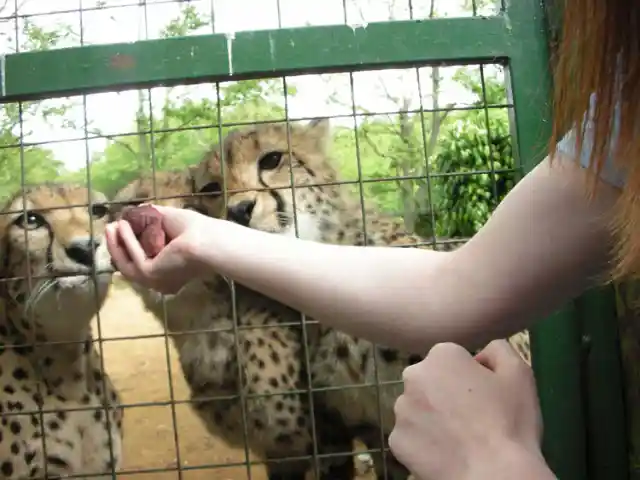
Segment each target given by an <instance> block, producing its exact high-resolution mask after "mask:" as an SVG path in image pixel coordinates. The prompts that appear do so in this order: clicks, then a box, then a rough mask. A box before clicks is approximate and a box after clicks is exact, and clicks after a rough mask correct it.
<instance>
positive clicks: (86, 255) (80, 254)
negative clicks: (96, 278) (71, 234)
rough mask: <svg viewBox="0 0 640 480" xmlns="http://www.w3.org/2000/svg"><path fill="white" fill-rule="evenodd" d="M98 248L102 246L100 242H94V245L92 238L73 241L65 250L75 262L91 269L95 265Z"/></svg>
mask: <svg viewBox="0 0 640 480" xmlns="http://www.w3.org/2000/svg"><path fill="white" fill-rule="evenodd" d="M98 246H100V242H99V241H98V240H94V241H93V245H92V244H91V239H90V238H82V239H79V240H73V241H72V242H71V243H70V244H69V246H68V247H67V248H65V252H67V256H68V257H69V258H70V259H71V260H73V261H74V262H76V263H79V264H80V265H84V266H86V267H90V266H92V265H93V257H94V253H95V251H96V249H97V248H98Z"/></svg>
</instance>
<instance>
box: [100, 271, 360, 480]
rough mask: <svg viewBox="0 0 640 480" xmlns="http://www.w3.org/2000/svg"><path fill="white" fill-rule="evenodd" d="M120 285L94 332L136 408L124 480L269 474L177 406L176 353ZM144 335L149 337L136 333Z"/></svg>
mask: <svg viewBox="0 0 640 480" xmlns="http://www.w3.org/2000/svg"><path fill="white" fill-rule="evenodd" d="M117 284H119V285H117V286H114V287H115V288H113V289H112V291H111V294H110V297H109V300H108V301H107V304H106V305H105V306H104V308H103V309H102V311H101V314H100V322H99V326H98V322H97V319H96V321H94V328H95V330H94V331H95V332H96V337H97V336H98V335H97V333H98V330H97V329H98V328H100V337H101V338H103V339H105V340H108V341H105V342H103V344H102V345H103V347H102V348H103V352H104V363H105V368H106V369H107V371H108V372H109V375H110V376H111V378H112V380H113V382H114V383H115V385H116V387H117V388H118V389H119V390H120V392H121V394H122V396H123V402H124V403H125V404H126V405H134V406H131V407H128V408H127V409H126V410H125V421H124V434H125V439H124V465H123V466H122V473H121V474H119V475H118V479H122V480H125V479H126V480H146V479H148V480H152V479H153V480H178V479H180V480H201V479H203V480H204V479H207V480H245V479H251V480H263V479H266V478H267V477H266V474H265V470H264V467H263V466H261V465H253V466H250V467H248V466H247V460H246V456H245V452H244V449H232V448H230V447H229V446H228V445H226V444H225V442H223V441H222V440H220V439H217V438H214V437H212V436H211V435H209V434H208V433H207V432H206V430H205V428H204V427H203V425H202V423H201V422H200V420H199V419H198V418H197V417H196V416H195V415H194V414H193V413H192V412H191V411H190V408H189V405H188V404H186V403H183V404H181V403H178V404H177V405H172V399H173V400H175V401H178V402H180V401H181V400H187V399H188V390H187V386H186V384H185V381H184V379H183V377H182V374H181V371H180V367H179V364H178V359H177V354H176V352H175V350H174V349H173V346H172V345H171V343H170V342H169V341H168V340H167V339H166V338H165V337H164V336H163V332H162V329H161V328H160V326H159V324H158V322H157V321H156V320H155V319H154V318H153V317H152V316H151V315H150V314H149V313H148V312H146V311H145V310H144V307H143V306H142V303H141V302H140V300H139V299H138V298H137V297H136V296H135V294H134V293H133V292H132V291H131V290H130V289H129V288H127V287H125V286H122V285H121V284H120V282H117ZM138 336H146V337H148V338H135V339H133V338H131V337H138ZM114 339H116V340H114ZM167 347H168V348H167ZM167 350H168V352H169V354H168V355H167ZM169 378H171V380H172V381H171V382H170V381H169ZM158 403H161V404H160V405H158ZM140 404H142V405H140ZM174 419H175V422H174ZM174 425H175V426H176V427H175V428H174ZM250 458H251V459H252V460H253V461H259V459H258V458H255V457H251V456H250ZM225 465H226V466H225ZM141 471H143V472H145V473H141ZM136 472H140V473H136ZM308 477H311V476H308ZM361 478H366V477H361Z"/></svg>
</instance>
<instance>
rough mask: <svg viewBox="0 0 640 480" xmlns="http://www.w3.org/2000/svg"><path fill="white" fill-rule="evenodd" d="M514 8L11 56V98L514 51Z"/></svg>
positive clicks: (6, 84) (7, 60)
mask: <svg viewBox="0 0 640 480" xmlns="http://www.w3.org/2000/svg"><path fill="white" fill-rule="evenodd" d="M517 46H518V42H514V40H513V37H512V35H511V33H510V30H509V26H508V24H507V21H506V20H505V18H504V17H501V16H498V17H490V18H480V17H477V18H451V19H434V20H420V21H397V22H379V23H370V24H368V25H367V26H365V27H358V28H352V27H350V26H347V25H335V26H320V27H305V28H290V29H278V30H263V31H254V32H239V33H236V34H235V35H234V36H233V38H232V37H230V36H227V35H225V34H215V35H198V36H189V37H179V38H169V39H161V40H147V41H140V42H135V43H118V44H109V45H94V46H86V47H75V48H65V49H57V50H49V51H45V52H26V53H18V54H12V55H7V56H5V57H4V62H3V65H4V68H3V69H2V71H1V72H0V74H1V75H2V78H1V82H0V86H1V87H2V88H1V92H0V94H1V98H3V99H4V100H5V101H12V100H34V99H41V98H52V97H59V96H66V95H77V94H86V93H96V92H103V91H117V90H124V89H130V88H140V87H152V86H162V85H165V86H167V85H178V84H189V83H201V82H207V81H224V80H241V79H247V78H258V77H268V76H281V75H292V74H298V73H305V74H309V73H318V72H327V71H341V70H342V71H344V70H348V69H358V70H366V69H375V68H385V67H394V66H408V65H419V64H425V63H428V62H446V63H454V64H455V63H465V62H470V61H473V62H476V63H477V62H479V61H483V60H484V61H496V60H498V59H506V58H507V57H508V56H509V55H510V52H511V50H512V49H513V48H516V47H517Z"/></svg>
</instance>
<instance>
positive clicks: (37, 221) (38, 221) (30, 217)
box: [13, 210, 47, 230]
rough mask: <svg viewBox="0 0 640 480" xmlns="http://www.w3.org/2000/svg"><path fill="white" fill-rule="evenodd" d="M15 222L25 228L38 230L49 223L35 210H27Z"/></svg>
mask: <svg viewBox="0 0 640 480" xmlns="http://www.w3.org/2000/svg"><path fill="white" fill-rule="evenodd" d="M13 224H14V225H15V226H17V227H20V228H24V229H25V230H37V229H38V228H41V227H43V226H44V225H46V224H47V221H46V220H45V219H44V217H43V216H42V215H41V214H39V213H38V212H34V211H33V210H27V211H26V212H25V213H23V214H22V215H20V216H19V217H18V218H16V219H15V220H14V221H13Z"/></svg>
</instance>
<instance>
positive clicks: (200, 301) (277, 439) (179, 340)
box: [112, 170, 354, 480]
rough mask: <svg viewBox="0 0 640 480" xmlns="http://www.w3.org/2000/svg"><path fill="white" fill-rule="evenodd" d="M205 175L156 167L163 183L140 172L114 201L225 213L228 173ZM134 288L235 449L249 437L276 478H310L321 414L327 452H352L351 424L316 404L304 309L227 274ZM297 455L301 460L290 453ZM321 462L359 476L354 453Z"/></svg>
mask: <svg viewBox="0 0 640 480" xmlns="http://www.w3.org/2000/svg"><path fill="white" fill-rule="evenodd" d="M196 173H197V172H195V170H193V171H191V170H185V171H182V172H178V171H169V172H167V171H164V172H156V173H155V182H154V176H153V175H143V176H141V177H140V178H138V179H136V180H134V181H133V182H131V183H130V184H129V185H127V186H126V187H124V188H123V189H122V190H121V191H119V192H118V193H117V194H116V196H115V197H114V199H113V200H114V202H117V203H118V204H119V205H120V206H118V207H114V208H113V209H112V210H113V215H114V217H113V218H114V219H116V218H119V217H120V216H121V213H122V211H123V209H124V208H126V206H127V205H136V204H140V203H142V202H143V201H149V202H151V203H154V204H157V205H165V206H172V207H176V208H187V209H193V210H196V211H199V212H201V213H202V212H204V211H206V212H207V214H208V215H210V216H213V217H218V218H221V217H224V215H225V214H226V205H225V203H224V198H223V196H221V195H220V193H221V191H222V179H221V178H218V177H215V176H212V175H210V174H209V173H208V172H204V174H203V175H202V176H199V177H198V181H197V184H198V188H197V190H196V189H195V187H194V184H195V183H194V182H195V177H194V175H195V174H196ZM154 183H155V187H154ZM153 197H155V199H153ZM205 204H206V208H205V206H204V205H205ZM131 286H132V288H133V289H134V291H135V292H136V293H137V294H138V296H139V297H140V298H141V300H142V302H143V303H144V305H145V307H146V308H147V310H149V311H150V312H151V313H152V314H153V316H154V317H155V318H156V319H157V320H158V321H160V323H162V325H163V326H164V328H165V330H166V331H167V333H168V334H169V335H170V337H171V339H172V341H173V344H174V346H175V347H176V350H177V351H178V355H179V359H180V364H181V368H182V372H183V375H184V378H185V379H186V381H187V384H188V385H189V388H190V395H191V399H190V400H191V401H190V403H191V406H192V408H193V410H194V411H195V413H196V414H197V415H198V416H199V418H200V419H201V420H202V421H203V423H204V425H205V426H206V428H207V429H208V431H209V433H210V434H212V435H214V436H218V437H221V438H224V439H225V440H226V441H227V442H228V443H229V444H231V445H233V446H236V447H244V446H245V445H248V446H249V448H250V449H251V450H252V451H253V452H255V453H257V454H259V455H262V456H263V457H265V458H266V460H267V472H268V478H269V479H270V480H278V479H282V480H303V479H304V478H305V474H306V472H307V471H308V470H309V469H310V465H309V464H310V461H309V460H308V458H304V457H305V456H308V455H310V454H312V453H313V431H312V421H311V414H312V413H313V415H314V417H315V423H316V435H317V436H319V437H320V445H319V446H318V449H319V452H318V453H331V452H332V451H338V452H339V451H343V450H344V448H345V447H344V445H342V444H339V442H340V441H341V440H342V439H343V438H347V439H348V438H349V437H348V436H347V435H341V434H339V432H340V431H341V429H343V430H344V431H346V426H343V427H341V417H340V416H339V415H338V414H337V413H335V412H334V413H332V412H330V411H324V410H323V409H322V406H321V405H313V410H311V407H310V403H309V397H308V395H307V393H306V392H305V389H307V369H306V368H305V364H304V363H303V362H302V361H301V358H302V357H303V356H304V352H303V347H302V346H303V344H304V342H303V341H302V332H301V325H300V314H299V313H297V312H295V311H293V310H291V309H290V308H288V307H286V306H284V305H282V304H280V303H277V302H275V301H272V300H271V299H268V298H266V297H264V296H262V295H260V294H257V293H256V292H253V291H250V290H248V289H246V288H243V287H242V286H240V285H235V286H234V289H235V297H236V301H235V303H234V302H233V301H232V298H233V294H232V288H231V284H230V283H228V282H227V281H226V280H225V279H224V278H223V277H222V276H212V277H211V278H205V279H199V278H198V279H194V280H192V281H191V282H189V283H188V284H187V285H185V286H184V287H183V288H182V289H181V290H180V291H179V292H177V293H176V294H173V295H165V296H164V301H163V295H162V294H160V293H159V292H155V291H153V290H150V289H146V288H144V287H142V286H140V285H137V284H135V283H134V282H131ZM234 310H235V314H236V315H235V318H237V322H234V320H233V319H234ZM309 334H310V335H313V332H311V333H309ZM244 419H246V424H245V421H244ZM323 426H326V427H327V428H323ZM245 432H246V433H247V435H246V437H247V438H245ZM336 444H337V445H336ZM288 457H293V458H296V457H297V458H298V459H296V460H294V461H286V462H285V461H283V459H286V458H288ZM300 457H302V458H300ZM321 465H322V468H323V469H324V470H326V471H324V472H323V473H322V474H321V478H326V479H327V480H329V479H334V480H340V479H344V480H346V479H350V478H352V477H353V469H354V466H353V464H352V463H350V462H349V461H348V460H347V461H322V462H321ZM322 475H326V476H322Z"/></svg>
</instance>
